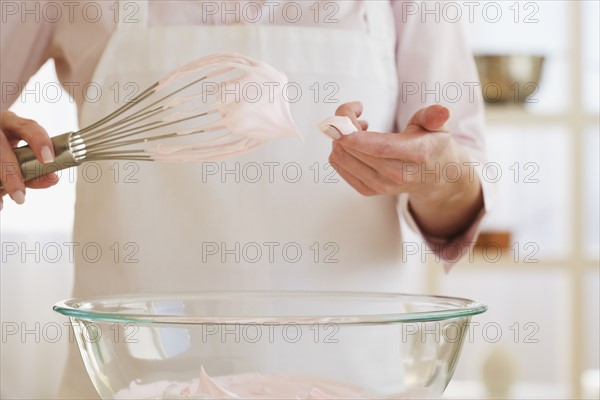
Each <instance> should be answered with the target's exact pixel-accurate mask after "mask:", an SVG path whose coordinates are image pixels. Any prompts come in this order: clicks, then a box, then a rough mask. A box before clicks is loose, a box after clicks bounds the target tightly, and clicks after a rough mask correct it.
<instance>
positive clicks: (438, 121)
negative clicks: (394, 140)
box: [408, 104, 450, 132]
mask: <svg viewBox="0 0 600 400" xmlns="http://www.w3.org/2000/svg"><path fill="white" fill-rule="evenodd" d="M449 118H450V110H448V109H447V108H446V107H444V106H440V105H438V104H435V105H433V106H429V107H425V108H421V109H420V110H419V111H417V112H416V113H415V114H414V115H413V116H412V118H411V119H410V120H409V121H408V126H410V125H416V126H418V127H421V128H423V129H425V130H426V131H429V132H436V131H440V130H445V127H444V125H445V124H446V122H447V121H448V119H449Z"/></svg>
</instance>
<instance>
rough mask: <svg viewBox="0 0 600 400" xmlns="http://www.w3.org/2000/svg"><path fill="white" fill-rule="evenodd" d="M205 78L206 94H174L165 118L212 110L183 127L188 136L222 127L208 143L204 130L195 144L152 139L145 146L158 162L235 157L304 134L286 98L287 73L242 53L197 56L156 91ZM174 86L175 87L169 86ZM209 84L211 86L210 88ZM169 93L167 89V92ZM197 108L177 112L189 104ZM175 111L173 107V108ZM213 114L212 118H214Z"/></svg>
mask: <svg viewBox="0 0 600 400" xmlns="http://www.w3.org/2000/svg"><path fill="white" fill-rule="evenodd" d="M190 77H191V78H192V79H195V78H196V77H197V78H198V79H200V78H202V77H206V80H205V81H203V84H204V85H206V86H202V89H203V90H205V91H207V93H208V90H209V89H210V90H211V92H210V95H209V96H210V101H208V102H207V101H206V99H207V98H208V97H207V95H206V93H202V92H200V93H197V94H195V95H193V96H187V97H175V98H170V99H168V100H166V101H165V102H164V104H162V106H163V109H164V110H169V111H170V114H168V115H167V116H166V117H163V118H162V121H166V122H169V121H174V120H179V119H183V118H186V117H188V116H193V115H196V114H198V113H201V112H208V113H209V115H208V116H207V117H203V118H208V119H209V121H208V122H207V121H206V119H204V120H202V122H199V123H198V124H199V126H198V127H197V129H196V128H191V129H189V128H186V129H185V130H182V131H179V132H178V134H180V135H189V134H191V133H193V132H197V131H199V130H202V131H208V132H211V131H213V132H214V131H222V136H221V137H218V138H216V139H209V140H208V141H207V140H206V139H205V138H204V137H203V136H204V135H203V134H202V133H200V134H197V136H198V141H197V142H194V143H191V144H190V143H186V144H184V145H182V144H175V143H169V142H168V141H167V142H163V143H156V144H155V143H153V144H150V146H149V147H147V148H146V149H145V151H146V152H148V153H150V154H151V156H152V158H153V159H155V160H157V161H172V162H190V161H206V160H213V159H219V158H225V157H232V156H235V155H239V154H244V153H247V152H249V151H252V150H254V149H255V148H256V147H258V146H260V145H262V144H264V143H265V142H267V141H269V140H272V139H277V138H282V137H288V136H301V134H300V132H299V130H298V128H297V127H296V125H295V123H294V121H293V119H292V116H291V112H290V108H289V104H288V102H287V101H286V99H285V94H284V89H285V85H286V84H287V82H288V81H287V77H286V76H285V75H284V74H283V73H281V72H279V71H277V70H276V69H275V68H273V67H272V66H270V65H268V64H266V63H264V62H261V61H258V60H254V59H252V58H250V57H246V56H242V55H240V54H235V53H230V54H217V55H211V56H208V57H203V58H200V59H197V60H194V61H192V62H190V63H188V64H186V65H183V66H181V67H179V68H178V69H176V70H175V71H172V72H171V73H169V74H168V75H167V76H165V77H164V78H162V79H161V80H160V81H159V82H158V86H157V88H156V91H157V92H159V91H161V90H163V89H167V88H168V89H169V90H172V89H175V88H177V87H178V85H177V84H178V83H179V82H180V81H181V79H182V78H187V79H188V81H189V79H190ZM169 85H171V86H172V87H170V86H169ZM207 88H208V89H207ZM165 93H168V90H165ZM193 102H196V103H198V105H197V106H195V107H193V108H192V109H191V110H190V107H188V108H187V109H186V110H185V111H177V109H176V107H178V106H179V105H180V104H184V103H187V104H188V105H189V104H195V103H193ZM171 109H172V110H171ZM211 116H212V117H213V118H212V119H211V118H210V117H211Z"/></svg>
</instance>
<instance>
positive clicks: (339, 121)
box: [319, 115, 358, 139]
mask: <svg viewBox="0 0 600 400" xmlns="http://www.w3.org/2000/svg"><path fill="white" fill-rule="evenodd" d="M330 127H333V128H335V129H336V130H337V131H338V132H339V133H341V134H342V135H351V134H353V133H354V132H356V131H358V129H356V126H354V123H352V120H351V119H350V118H348V117H342V116H339V115H335V116H333V117H329V118H326V119H324V120H323V121H321V123H319V129H321V131H322V132H323V133H325V134H326V135H327V136H329V134H328V133H327V130H328V129H329V128H330ZM334 139H335V138H334Z"/></svg>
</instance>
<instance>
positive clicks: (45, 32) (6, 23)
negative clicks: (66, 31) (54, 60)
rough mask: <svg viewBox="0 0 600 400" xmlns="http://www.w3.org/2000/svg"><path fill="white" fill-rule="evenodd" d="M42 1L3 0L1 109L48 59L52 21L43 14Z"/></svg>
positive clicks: (0, 39)
mask: <svg viewBox="0 0 600 400" xmlns="http://www.w3.org/2000/svg"><path fill="white" fill-rule="evenodd" d="M43 3H44V2H42V1H35V2H6V3H5V4H3V7H2V19H3V21H2V25H1V28H0V31H1V32H0V33H1V34H0V81H1V84H2V111H5V110H7V109H8V108H9V107H10V106H11V104H13V103H14V102H15V100H16V99H17V98H18V96H19V94H20V93H21V91H22V90H23V88H24V87H25V84H26V83H27V81H28V80H29V78H31V76H32V75H33V74H35V73H36V71H37V70H38V69H39V68H40V67H41V66H42V65H43V64H44V63H45V62H46V61H47V60H48V59H49V58H51V55H50V50H49V48H50V41H51V38H52V33H53V30H54V25H53V24H52V22H50V21H49V20H48V19H47V18H44V16H43V13H42V12H41V8H42V6H43Z"/></svg>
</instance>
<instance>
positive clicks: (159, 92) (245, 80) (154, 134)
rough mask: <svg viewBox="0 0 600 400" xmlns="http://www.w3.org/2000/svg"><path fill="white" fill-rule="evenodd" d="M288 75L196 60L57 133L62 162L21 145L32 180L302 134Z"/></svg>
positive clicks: (196, 155)
mask: <svg viewBox="0 0 600 400" xmlns="http://www.w3.org/2000/svg"><path fill="white" fill-rule="evenodd" d="M286 84H287V78H286V76H285V75H284V74H283V73H281V72H279V71H277V70H276V69H274V68H273V67H271V66H270V65H268V64H266V63H263V62H261V61H257V60H254V59H252V58H249V57H246V56H242V55H239V54H235V53H229V54H217V55H211V56H208V57H203V58H200V59H197V60H194V61H192V62H190V63H188V64H186V65H184V66H182V67H180V68H178V69H176V70H174V71H172V72H170V73H169V74H167V75H166V76H165V77H163V78H162V79H161V80H159V81H158V82H155V83H154V84H152V85H150V86H149V87H148V88H147V89H145V90H143V91H142V92H141V93H139V94H137V95H136V96H135V97H134V98H133V99H132V100H131V101H129V102H126V103H125V104H124V105H122V106H121V107H120V108H118V109H117V110H115V111H113V112H112V113H110V114H109V115H107V116H105V117H104V118H102V119H100V120H98V121H97V122H95V123H93V124H92V125H90V126H87V127H85V128H84V129H81V130H79V131H77V132H69V133H65V134H63V135H59V136H55V137H53V138H52V142H53V144H54V150H55V161H54V162H53V163H50V164H41V163H39V162H38V161H37V160H36V158H35V155H34V153H33V151H32V150H31V148H29V146H23V147H19V148H17V149H15V154H16V156H17V160H18V162H19V164H20V169H21V173H22V175H23V178H24V180H25V181H27V180H30V179H34V178H38V177H40V176H43V175H46V174H48V173H50V172H54V171H57V170H60V169H65V168H69V167H72V166H76V165H80V164H81V163H84V162H90V161H105V160H132V161H161V162H195V161H208V160H215V159H223V158H228V157H234V156H237V155H241V154H245V153H248V152H250V151H253V150H254V149H256V148H258V147H259V146H261V145H262V144H264V143H265V142H266V141H268V140H271V139H275V138H280V137H285V136H300V133H299V131H298V129H297V127H296V125H295V124H294V121H293V119H292V116H291V113H290V109H289V104H288V102H287V101H286V100H285V96H284V93H283V89H284V87H285V85H286Z"/></svg>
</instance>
